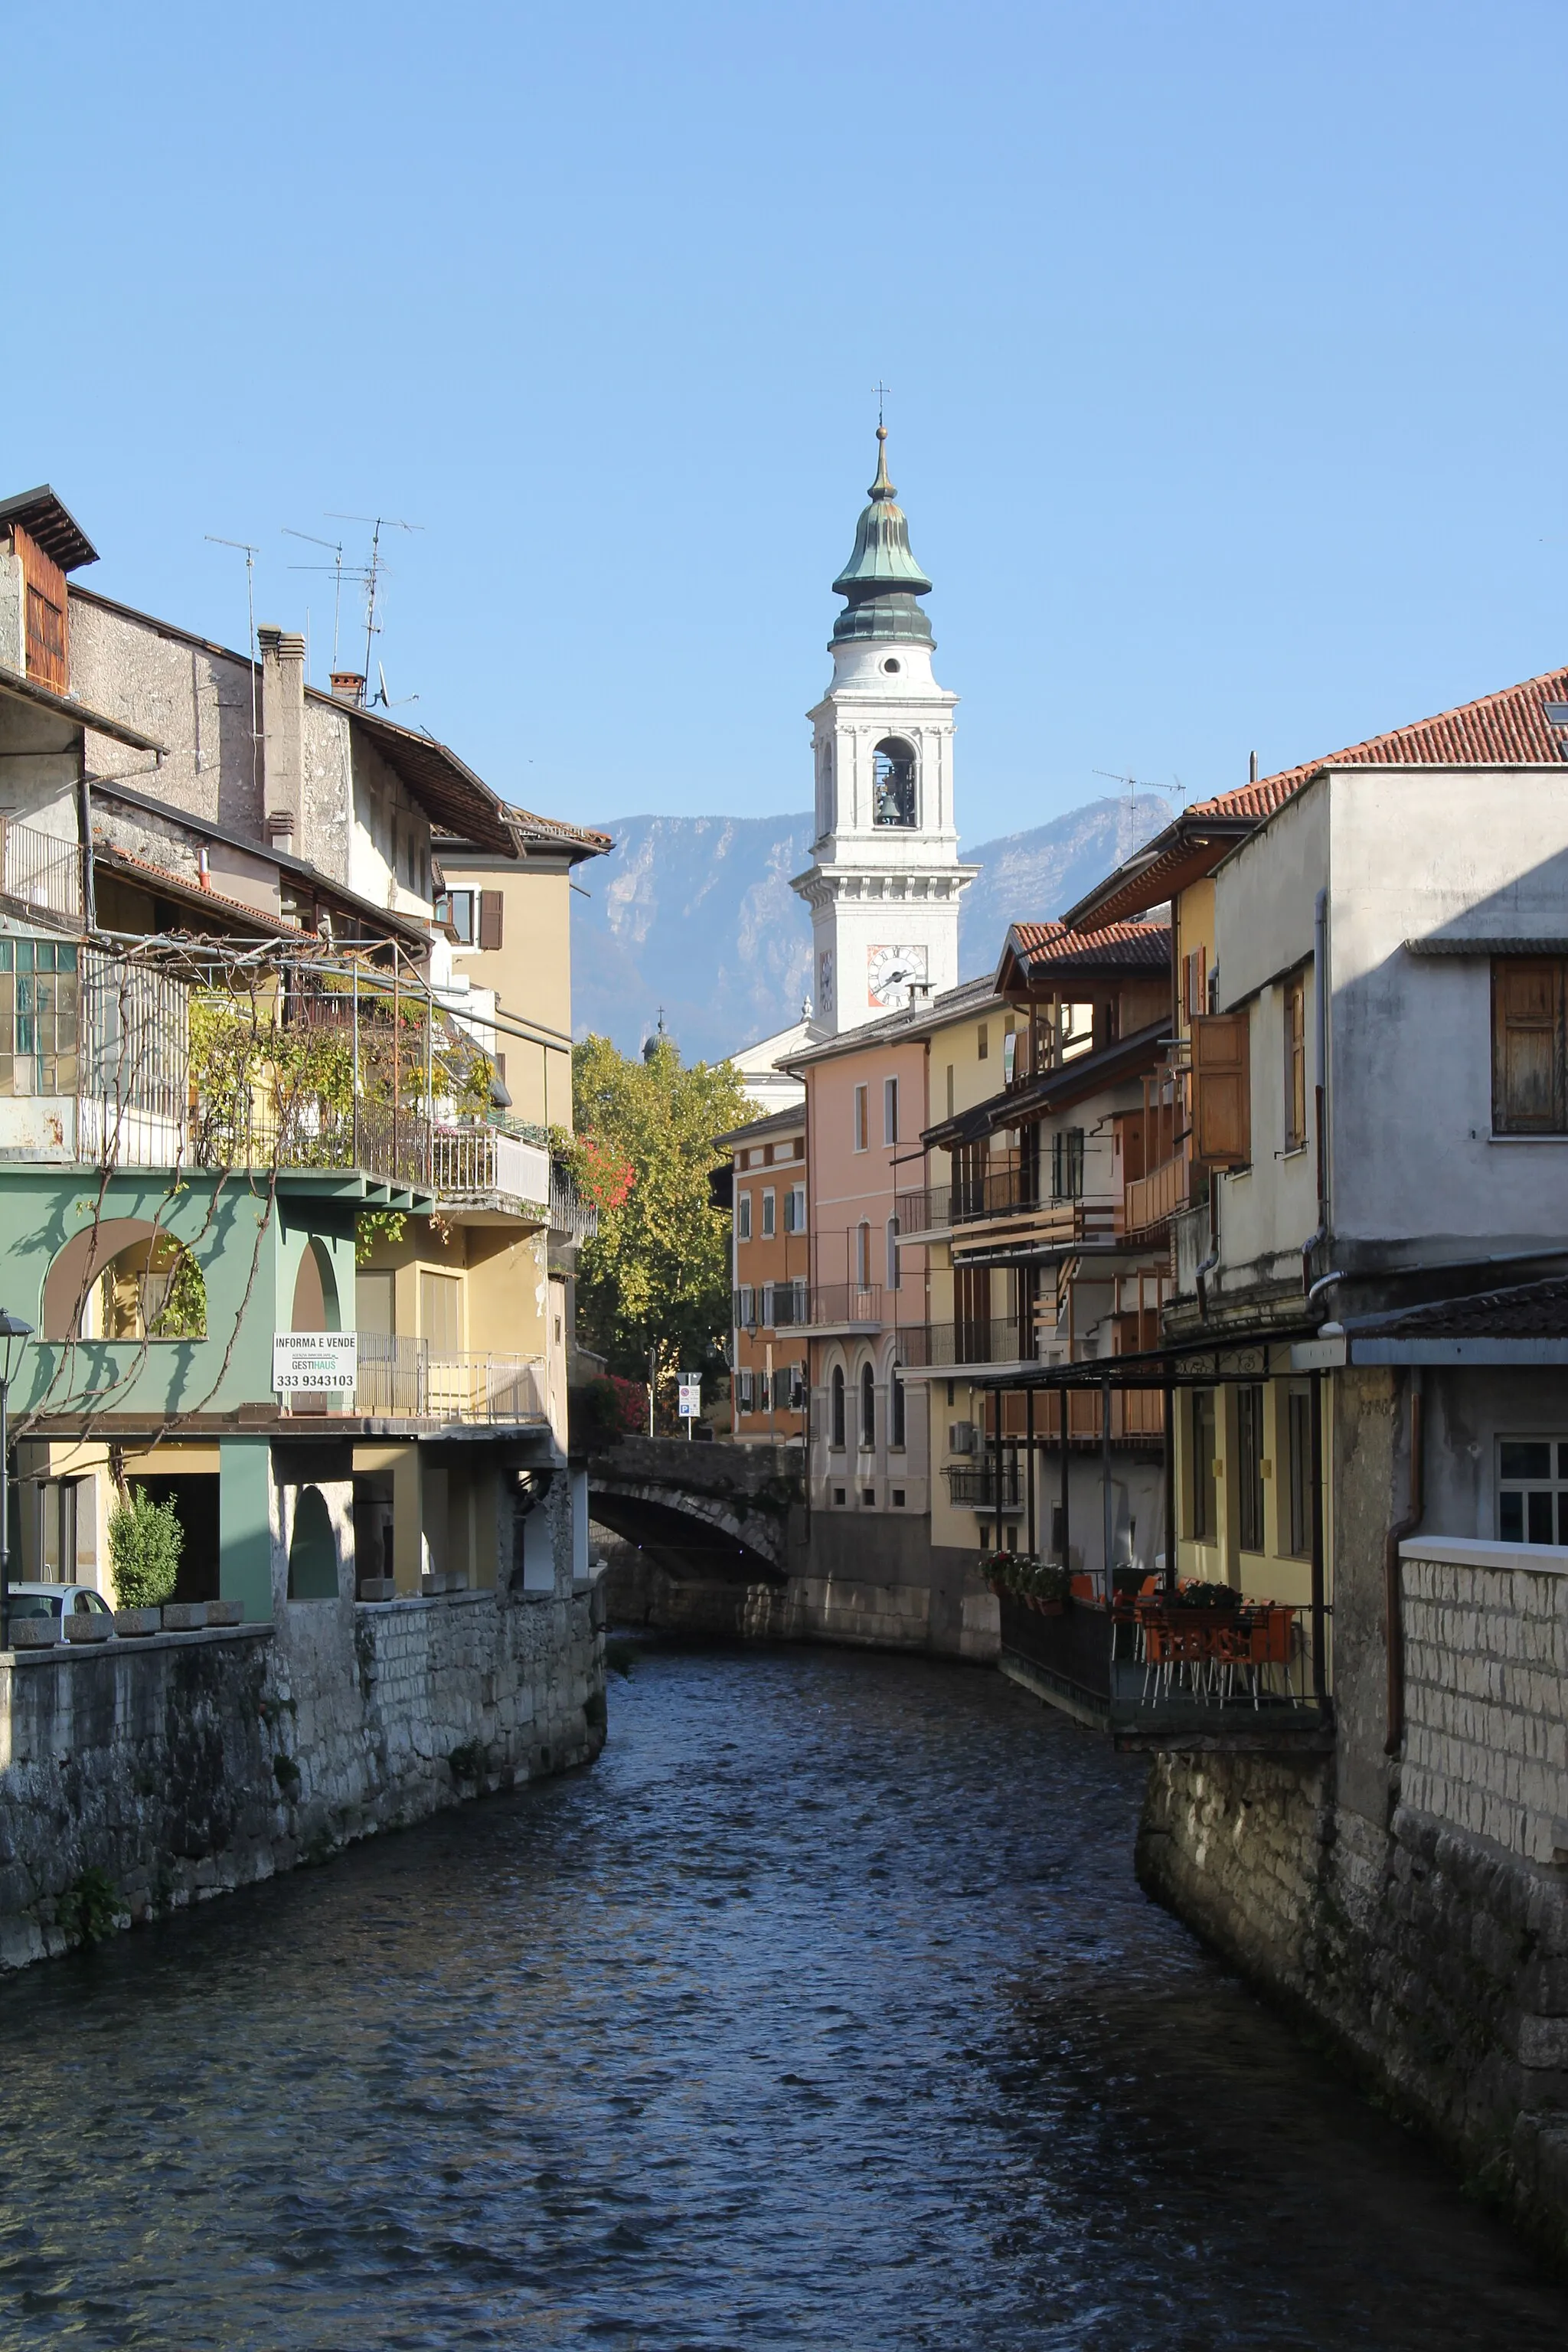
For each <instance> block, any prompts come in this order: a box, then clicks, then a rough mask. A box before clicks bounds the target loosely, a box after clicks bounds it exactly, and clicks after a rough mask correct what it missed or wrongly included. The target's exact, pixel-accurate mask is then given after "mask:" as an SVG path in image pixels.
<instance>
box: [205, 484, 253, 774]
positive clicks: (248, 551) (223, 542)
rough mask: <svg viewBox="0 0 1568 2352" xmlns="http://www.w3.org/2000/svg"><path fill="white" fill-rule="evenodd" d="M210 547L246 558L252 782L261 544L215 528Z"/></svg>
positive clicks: (209, 536) (209, 533) (209, 537)
mask: <svg viewBox="0 0 1568 2352" xmlns="http://www.w3.org/2000/svg"><path fill="white" fill-rule="evenodd" d="M202 537H203V538H204V539H205V541H206V542H207V544H208V546H209V547H237V549H238V550H239V551H240V553H241V554H242V555H243V556H244V558H245V612H246V618H247V622H248V624H249V627H250V636H249V639H248V646H249V652H250V781H251V783H252V785H253V786H254V784H255V782H256V780H257V762H258V758H259V756H260V752H261V719H260V717H259V715H258V711H257V708H256V559H257V557H258V555H259V554H260V552H261V550H260V549H259V548H258V547H252V545H251V544H250V541H248V540H247V539H220V538H219V537H218V535H217V533H216V531H215V530H207V531H204V532H203V533H202Z"/></svg>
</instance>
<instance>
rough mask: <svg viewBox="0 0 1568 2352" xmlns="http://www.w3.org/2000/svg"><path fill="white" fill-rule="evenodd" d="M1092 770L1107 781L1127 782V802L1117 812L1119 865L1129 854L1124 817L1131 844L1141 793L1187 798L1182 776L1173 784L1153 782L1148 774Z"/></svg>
mask: <svg viewBox="0 0 1568 2352" xmlns="http://www.w3.org/2000/svg"><path fill="white" fill-rule="evenodd" d="M1093 773H1094V774H1095V775H1097V776H1103V777H1104V778H1105V780H1106V782H1107V783H1110V784H1125V785H1126V787H1127V799H1126V802H1125V803H1122V804H1121V805H1119V806H1118V808H1117V812H1116V862H1117V864H1118V865H1119V866H1120V865H1121V860H1122V859H1123V858H1124V857H1125V856H1126V855H1127V849H1126V847H1124V846H1123V843H1122V824H1123V817H1124V815H1125V818H1126V822H1127V840H1128V843H1129V845H1130V844H1131V819H1132V815H1133V812H1134V810H1135V809H1136V807H1137V803H1138V795H1139V793H1164V795H1165V797H1166V799H1167V800H1178V801H1180V800H1185V798H1186V796H1187V795H1186V786H1185V785H1184V783H1183V782H1182V780H1181V778H1180V776H1178V777H1177V778H1176V780H1175V782H1174V783H1173V784H1156V783H1153V782H1151V781H1150V779H1149V778H1148V777H1147V776H1123V775H1118V774H1117V773H1116V772H1115V771H1114V769H1111V768H1096V769H1094V770H1093Z"/></svg>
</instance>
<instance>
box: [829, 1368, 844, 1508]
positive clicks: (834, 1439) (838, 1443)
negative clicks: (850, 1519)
mask: <svg viewBox="0 0 1568 2352" xmlns="http://www.w3.org/2000/svg"><path fill="white" fill-rule="evenodd" d="M828 1394H829V1398H830V1402H831V1413H832V1418H831V1421H830V1423H829V1433H830V1434H829V1443H830V1444H831V1445H832V1447H833V1450H834V1452H835V1453H836V1454H842V1453H843V1451H844V1367H843V1365H842V1364H835V1365H834V1367H833V1379H832V1381H831V1382H830V1384H829V1390H828ZM838 1499H839V1501H840V1502H842V1501H843V1500H844V1497H843V1496H842V1495H840V1496H839V1497H838Z"/></svg>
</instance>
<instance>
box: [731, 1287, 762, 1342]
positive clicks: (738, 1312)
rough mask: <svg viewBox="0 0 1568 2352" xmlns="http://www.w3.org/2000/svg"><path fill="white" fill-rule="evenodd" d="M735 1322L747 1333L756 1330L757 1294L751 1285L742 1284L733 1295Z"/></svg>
mask: <svg viewBox="0 0 1568 2352" xmlns="http://www.w3.org/2000/svg"><path fill="white" fill-rule="evenodd" d="M735 1320H736V1322H737V1323H739V1324H740V1325H741V1326H742V1328H743V1329H745V1330H748V1331H754V1330H755V1329H756V1328H757V1294H756V1291H755V1289H754V1288H753V1287H752V1284H751V1283H749V1282H743V1283H742V1285H741V1287H740V1288H739V1290H737V1292H736V1293H735Z"/></svg>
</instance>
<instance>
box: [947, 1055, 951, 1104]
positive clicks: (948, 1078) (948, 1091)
mask: <svg viewBox="0 0 1568 2352" xmlns="http://www.w3.org/2000/svg"><path fill="white" fill-rule="evenodd" d="M947 1115H948V1117H949V1118H952V1063H951V1062H950V1063H949V1064H948V1066H947Z"/></svg>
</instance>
